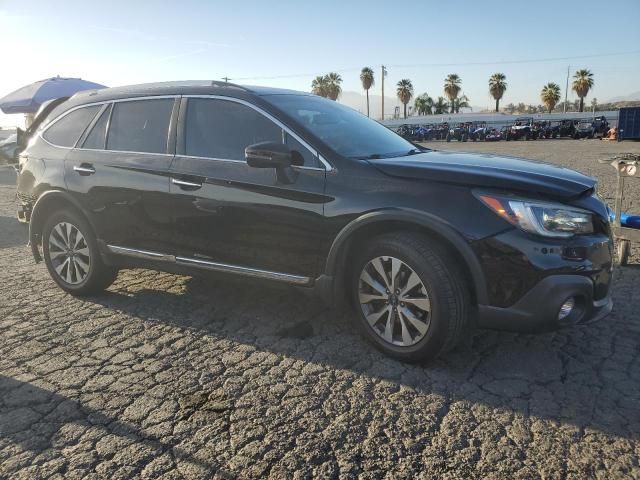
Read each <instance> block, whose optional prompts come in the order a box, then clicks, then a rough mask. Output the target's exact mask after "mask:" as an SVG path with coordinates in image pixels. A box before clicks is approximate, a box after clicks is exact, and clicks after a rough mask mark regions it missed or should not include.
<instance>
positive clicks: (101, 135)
mask: <svg viewBox="0 0 640 480" xmlns="http://www.w3.org/2000/svg"><path fill="white" fill-rule="evenodd" d="M110 112H111V105H109V107H107V109H106V110H105V111H104V112H102V115H100V118H99V119H98V121H97V122H96V123H95V124H94V125H93V128H92V129H91V132H89V135H87V138H85V140H84V143H83V144H82V148H90V149H93V150H103V149H104V142H105V140H106V138H107V122H108V121H109V113H110Z"/></svg>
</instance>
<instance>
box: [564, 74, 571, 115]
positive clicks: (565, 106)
mask: <svg viewBox="0 0 640 480" xmlns="http://www.w3.org/2000/svg"><path fill="white" fill-rule="evenodd" d="M570 68H571V65H567V85H566V86H565V87H564V108H563V109H562V113H567V96H568V95H569V69H570Z"/></svg>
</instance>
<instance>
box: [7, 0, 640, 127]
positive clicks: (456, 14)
mask: <svg viewBox="0 0 640 480" xmlns="http://www.w3.org/2000/svg"><path fill="white" fill-rule="evenodd" d="M491 4H493V6H491ZM578 4H579V6H577V5H578ZM639 21H640V0H619V1H609V2H603V1H602V0H597V1H589V0H582V1H580V2H570V1H569V2H559V1H557V0H556V1H546V0H535V1H530V2H521V1H518V2H501V1H498V0H495V2H491V1H490V2H477V1H469V2H466V1H457V2H449V1H443V0H439V1H421V2H410V3H408V4H407V3H403V4H400V3H398V2H397V1H395V2H391V1H388V2H382V1H380V2H378V1H375V0H369V1H356V0H354V1H348V0H340V1H335V0H325V1H323V2H305V1H300V0H298V1H286V0H282V1H275V0H272V1H265V0H263V1H253V0H243V1H241V2H240V1H238V2H234V1H229V0H226V1H217V0H216V1H214V0H210V1H192V0H181V1H179V2H178V1H175V0H174V1H171V2H169V1H165V2H160V1H156V2H151V1H144V0H139V1H131V0H128V1H120V0H109V1H106V2H105V1H104V0H103V1H101V2H94V1H92V0H83V1H78V2H76V1H73V0H66V1H64V2H51V1H50V0H48V1H35V0H31V1H29V2H25V1H23V0H20V1H13V0H0V39H1V43H0V45H1V46H2V47H1V50H0V52H1V54H2V60H3V61H2V67H1V68H0V72H2V74H0V96H4V95H6V94H7V93H10V92H11V91H13V90H15V89H17V88H19V87H21V86H23V85H26V84H28V83H31V82H33V81H36V80H40V79H43V78H47V77H51V76H55V75H60V76H68V77H81V78H84V79H86V80H91V81H94V82H97V83H101V84H104V85H107V86H118V85H127V84H134V83H144V82H153V81H165V80H192V79H213V80H218V79H221V78H222V77H225V76H227V77H229V78H230V79H231V81H233V82H237V83H241V84H253V85H268V86H275V87H283V88H292V89H296V90H304V91H309V89H310V84H311V80H312V79H313V77H314V76H315V75H319V74H323V73H327V72H330V71H336V72H338V73H340V74H341V76H342V78H343V85H342V87H343V90H345V91H356V92H361V93H362V87H361V84H360V80H359V72H360V69H361V68H362V67H363V66H371V67H372V68H373V69H374V72H375V74H376V84H375V86H374V87H373V89H372V93H374V92H375V93H376V94H377V95H380V83H381V82H380V66H381V65H383V64H384V65H386V66H387V68H388V76H387V78H386V80H385V95H387V96H393V94H394V90H395V88H394V86H395V84H396V83H397V82H398V80H400V79H403V78H408V79H410V80H411V81H412V82H413V85H414V89H415V93H416V95H417V94H420V93H424V92H427V93H428V94H429V95H431V96H432V97H434V98H435V97H437V96H438V95H443V92H442V86H443V82H444V78H445V76H446V75H447V74H449V73H457V74H458V75H460V76H461V78H462V89H463V93H464V94H466V95H467V96H468V97H469V99H470V103H471V105H473V106H476V107H480V108H487V107H490V106H491V105H493V100H491V98H490V96H489V93H488V86H487V82H488V77H489V76H490V75H491V74H492V73H494V72H502V73H504V74H505V75H506V76H507V83H508V88H507V92H506V93H505V96H504V99H503V104H507V103H518V102H524V103H527V104H529V103H532V104H538V103H540V100H539V94H540V90H541V88H542V87H543V85H545V84H546V83H548V82H556V83H558V84H559V85H560V86H561V87H562V90H563V93H562V95H563V97H564V89H565V81H566V74H567V67H568V66H570V67H571V73H572V74H573V72H574V71H575V70H576V69H578V68H588V69H590V70H591V71H592V72H593V74H594V79H595V87H594V89H593V90H592V92H591V93H590V94H589V97H588V98H587V102H590V99H591V98H593V97H594V96H595V97H597V98H598V99H599V100H600V101H606V100H608V99H610V98H613V97H619V96H627V95H630V94H633V93H635V92H640V28H639V23H640V22H639ZM575 98H577V97H576V96H575V94H571V92H570V93H569V99H570V100H571V99H575ZM20 121H21V119H20V118H19V117H17V116H15V115H12V116H6V115H2V114H0V125H5V126H7V125H15V124H17V123H19V122H20Z"/></svg>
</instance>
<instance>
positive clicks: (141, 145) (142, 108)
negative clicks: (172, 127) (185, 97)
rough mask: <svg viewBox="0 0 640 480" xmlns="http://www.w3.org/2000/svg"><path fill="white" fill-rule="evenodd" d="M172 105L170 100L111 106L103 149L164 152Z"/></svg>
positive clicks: (134, 101)
mask: <svg viewBox="0 0 640 480" xmlns="http://www.w3.org/2000/svg"><path fill="white" fill-rule="evenodd" d="M173 103H174V100H173V99H172V98H161V99H157V100H132V101H126V102H116V103H114V105H113V113H112V114H111V123H110V125H109V134H108V135H107V150H120V151H129V152H147V153H166V151H167V137H168V135H169V122H170V121H171V112H172V110H173Z"/></svg>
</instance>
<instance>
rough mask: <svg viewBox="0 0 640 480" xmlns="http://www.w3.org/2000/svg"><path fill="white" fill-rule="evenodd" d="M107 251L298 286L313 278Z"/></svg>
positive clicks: (113, 249) (129, 251) (130, 251)
mask: <svg viewBox="0 0 640 480" xmlns="http://www.w3.org/2000/svg"><path fill="white" fill-rule="evenodd" d="M107 249H108V250H109V252H111V253H114V254H117V255H126V256H129V257H135V258H140V259H143V260H152V261H156V262H157V261H160V262H170V263H175V264H176V265H183V266H187V267H195V268H202V269H205V270H213V271H216V272H228V273H235V274H237V275H244V276H246V277H254V278H264V279H267V280H275V281H279V282H284V283H290V284H293V285H300V286H311V285H312V284H313V280H312V279H311V278H309V277H304V276H301V275H292V274H289V273H280V272H272V271H269V270H261V269H258V268H249V267H241V266H239V265H230V264H226V263H218V262H211V261H208V260H200V259H196V258H189V257H175V256H173V255H166V254H163V253H158V252H150V251H148V250H137V249H134V248H127V247H120V246H117V245H107Z"/></svg>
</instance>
